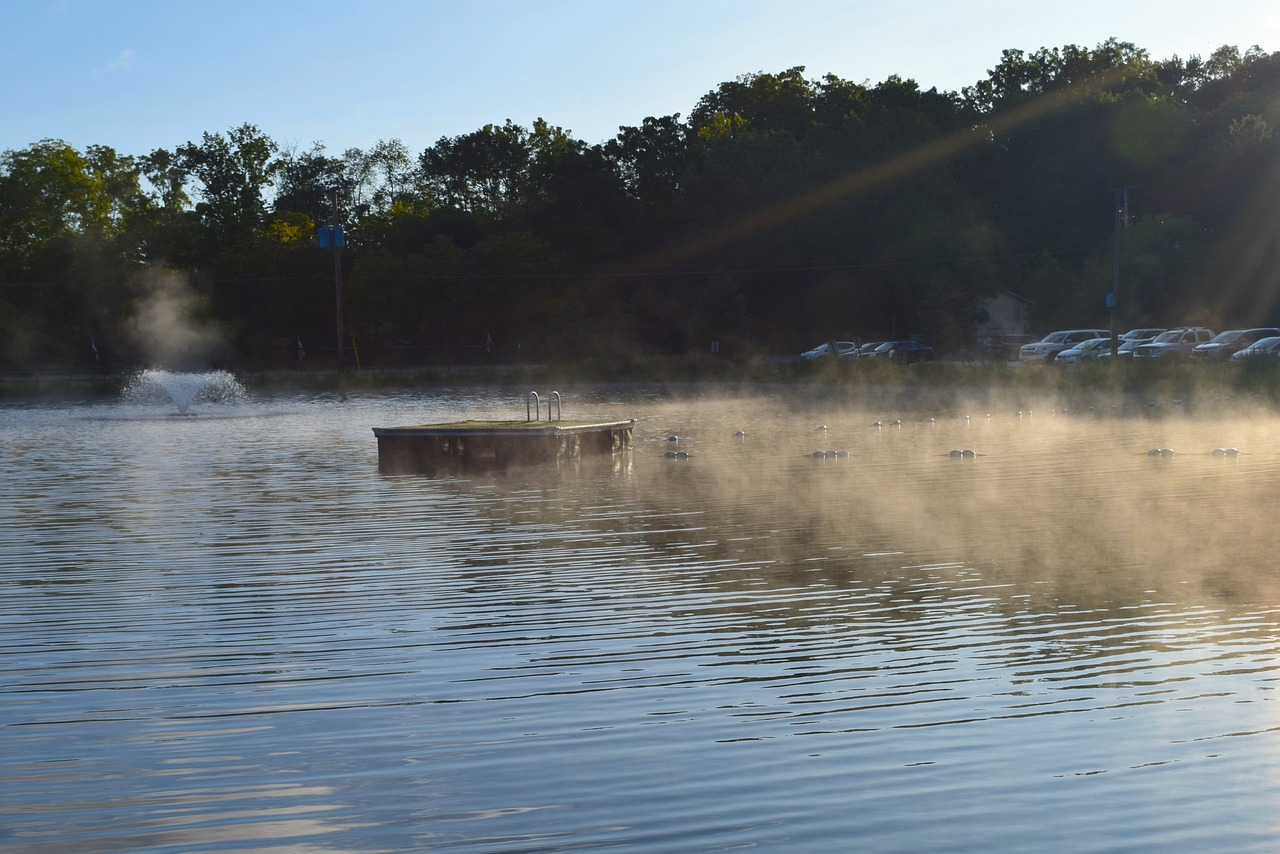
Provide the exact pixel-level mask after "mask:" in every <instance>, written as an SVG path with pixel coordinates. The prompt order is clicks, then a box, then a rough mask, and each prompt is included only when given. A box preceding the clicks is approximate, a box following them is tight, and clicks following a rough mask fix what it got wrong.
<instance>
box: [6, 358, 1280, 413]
mask: <svg viewBox="0 0 1280 854" xmlns="http://www.w3.org/2000/svg"><path fill="white" fill-rule="evenodd" d="M237 376H238V378H239V379H240V381H241V382H242V383H243V384H244V385H245V386H246V387H247V388H249V389H250V390H252V391H255V392H258V393H262V394H275V393H297V392H302V393H307V392H310V393H316V394H323V393H345V392H359V391H362V390H364V391H376V390H381V389H418V388H432V387H443V386H452V387H457V386H503V387H508V386H509V387H516V388H524V387H528V388H537V389H549V388H566V387H571V386H573V385H575V384H644V385H645V386H648V387H657V388H660V389H661V388H667V389H669V390H670V391H671V393H672V394H680V393H688V392H690V391H691V390H701V391H705V390H706V389H708V388H715V389H718V390H720V391H722V392H724V393H734V392H735V391H748V390H752V389H754V390H757V391H758V390H760V389H763V388H778V389H785V390H787V391H790V392H792V393H794V394H796V395H798V396H808V397H813V398H815V399H828V400H830V399H836V400H842V401H847V402H855V403H862V404H864V405H869V406H870V405H880V406H893V407H898V408H911V407H913V406H916V405H919V406H928V407H930V408H941V409H948V408H952V409H955V408H961V407H966V408H967V407H981V406H984V405H999V406H1003V407H1014V408H1025V407H1032V406H1039V407H1045V406H1051V407H1055V408H1066V409H1078V410H1094V411H1097V412H1099V413H1103V412H1110V411H1121V412H1133V411H1135V410H1144V411H1148V412H1150V411H1162V410H1168V409H1171V408H1183V409H1188V410H1203V409H1206V408H1213V407H1216V408H1221V407H1228V406H1237V405H1238V406H1244V405H1247V406H1251V407H1257V406H1264V407H1270V408H1280V363H1276V362H1257V363H1252V362H1251V363H1244V364H1241V363H1225V364H1210V365H1202V364H1187V363H1179V364H1161V363H1153V364H1142V363H1139V364H1133V363H1121V364H1116V365H1112V364H1103V363H1097V364H1084V365H1079V366H1070V367H1066V366H1061V367H1060V366H1055V365H1018V364H1007V363H992V362H973V363H962V362H929V363H923V364H918V365H911V366H909V367H902V366H899V365H892V364H884V363H878V362H858V361H849V360H835V359H818V360H814V361H807V362H801V361H781V360H771V359H751V360H738V361H733V360H728V359H718V358H715V357H712V356H707V355H697V356H687V357H643V356H628V357H627V358H625V359H612V360H593V361H582V362H576V363H572V364H559V365H556V364H549V365H536V366H494V367H482V368H471V369H458V368H450V369H447V370H441V369H423V370H395V371H389V370H354V369H349V370H346V371H343V372H337V371H324V370H310V371H261V372H241V373H238V374H237ZM129 378H130V375H115V376H102V375H94V376H74V375H58V376H44V377H17V378H13V377H11V378H6V379H4V380H3V381H0V398H3V399H6V400H10V401H20V400H60V401H65V400H77V399H99V398H110V397H113V396H118V395H119V394H120V392H121V389H122V388H123V387H124V385H125V383H127V382H128V380H129Z"/></svg>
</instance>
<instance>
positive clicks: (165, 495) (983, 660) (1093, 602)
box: [0, 390, 1280, 852]
mask: <svg viewBox="0 0 1280 854" xmlns="http://www.w3.org/2000/svg"><path fill="white" fill-rule="evenodd" d="M507 398H512V399H522V398H519V396H518V395H503V394H501V393H496V392H487V391H486V392H473V391H469V390H462V391H460V392H456V393H448V394H423V395H400V396H385V397H368V398H364V399H352V400H350V401H347V402H345V403H339V402H337V401H332V400H280V401H267V402H261V401H260V402H257V403H250V404H248V405H246V406H245V407H244V408H242V409H239V410H237V411H236V412H234V413H228V412H226V411H211V410H208V409H206V410H204V411H197V412H196V414H195V417H189V418H182V419H166V418H159V417H154V416H153V415H150V414H147V413H143V412H134V411H132V410H127V409H122V408H121V407H116V406H106V405H94V406H84V407H60V408H23V409H19V408H14V409H10V410H8V411H6V412H5V417H4V420H3V422H2V426H0V448H2V449H3V454H4V460H5V472H4V475H5V476H4V478H3V480H2V481H0V507H3V508H4V511H3V512H4V524H3V527H2V528H0V594H2V595H3V599H0V601H2V602H3V605H0V608H3V612H4V613H3V617H4V619H3V621H0V650H3V652H0V669H2V670H3V679H2V680H0V686H2V687H0V738H3V745H2V746H3V750H2V752H0V783H2V784H3V786H4V790H5V792H6V797H5V798H4V799H3V801H0V817H2V818H0V851H3V852H8V851H59V852H66V851H73V852H99V851H137V850H171V851H179V850H193V849H196V848H197V847H203V848H204V849H208V850H241V849H248V848H253V849H258V850H264V849H265V850H281V851H285V850H287V851H291V852H304V851H326V852H333V851H417V850H424V849H460V850H475V851H549V850H571V849H578V850H580V849H594V848H602V847H607V846H621V847H627V848H644V849H654V850H679V851H710V850H723V849H726V848H736V847H746V846H755V847H760V848H766V849H776V850H831V849H832V848H834V847H837V846H841V844H842V843H846V842H852V843H854V844H855V845H856V846H858V847H862V848H866V849H870V850H878V851H920V850H1009V851H1013V850H1028V849H1031V848H1036V849H1047V850H1082V851H1083V850H1116V849H1126V848H1128V849H1143V850H1149V849H1152V848H1156V847H1171V848H1178V849H1195V848H1199V849H1213V850H1250V849H1252V850H1267V849H1269V848H1270V847H1271V845H1272V839H1273V838H1274V834H1275V831H1276V829H1277V828H1276V827H1275V824H1276V820H1275V819H1274V818H1273V815H1274V812H1273V810H1272V809H1270V807H1271V806H1272V802H1273V800H1274V798H1273V792H1274V791H1275V781H1274V780H1273V779H1272V777H1273V775H1274V772H1273V771H1272V769H1273V768H1274V767H1276V765H1277V763H1276V759H1277V758H1278V757H1277V753H1278V752H1280V751H1278V750H1277V748H1278V747H1280V742H1278V738H1280V734H1278V733H1277V727H1278V726H1280V720H1278V719H1277V716H1276V707H1275V705H1274V703H1275V696H1274V691H1275V688H1276V684H1277V683H1276V678H1275V674H1274V666H1275V661H1276V652H1277V638H1278V637H1280V610H1278V607H1277V606H1278V605H1280V589H1277V586H1276V580H1275V572H1274V560H1272V559H1271V556H1272V555H1273V554H1274V553H1275V550H1276V535H1275V533H1274V529H1273V526H1272V524H1271V509H1272V501H1271V498H1272V496H1273V495H1274V493H1275V489H1276V486H1277V483H1278V482H1280V477H1278V475H1277V472H1278V471H1280V445H1278V444H1277V442H1276V439H1277V437H1278V436H1280V418H1276V417H1275V416H1273V415H1263V416H1256V417H1254V416H1246V415H1245V414H1243V413H1241V412H1235V413H1232V414H1230V415H1227V414H1216V415H1207V414H1200V415H1197V416H1194V417H1192V416H1186V417H1182V416H1173V417H1162V418H1142V417H1138V418H1094V417H1090V416H1081V415H1073V414H1059V413H1054V412H1051V411H1049V409H1048V408H1047V407H1046V408H1042V409H1037V410H1035V411H1034V412H1032V411H1029V410H1027V411H1023V412H1021V413H1019V412H1018V411H1016V410H1008V411H1006V410H1001V409H998V408H992V409H991V410H983V411H974V412H971V413H964V412H938V413H929V414H921V412H920V411H918V408H917V409H916V410H913V411H908V412H896V411H885V410H877V411H871V410H870V409H862V410H856V411H855V410H838V409H836V408H834V407H827V406H824V405H822V404H820V403H812V402H811V403H808V404H805V405H799V404H797V403H796V402H795V401H794V400H791V399H789V398H788V396H787V395H786V394H783V393H778V394H774V395H769V396H762V397H756V398H753V399H750V400H743V401H721V400H713V399H699V400H691V401H667V400H663V399H661V398H660V397H657V396H654V395H644V394H639V393H635V392H629V393H627V394H625V395H624V394H615V395H611V394H608V393H601V392H596V393H593V394H588V393H587V392H579V393H577V394H576V395H566V404H565V409H566V415H569V412H570V411H572V414H573V416H574V417H578V416H583V417H597V416H598V417H601V418H606V419H616V418H631V417H634V418H636V419H637V426H636V434H635V439H636V444H635V448H634V450H633V451H632V452H631V453H629V454H627V455H626V456H620V457H617V458H614V459H609V460H583V461H581V462H579V463H575V464H565V465H562V466H559V467H543V468H533V469H523V470H518V471H515V472H511V473H506V474H501V475H498V474H490V475H485V474H483V473H471V474H468V475H466V476H450V477H439V478H433V477H425V476H420V475H404V476H390V475H380V474H379V473H378V471H377V450H376V444H375V442H374V439H373V436H372V432H371V428H372V427H375V426H388V425H391V424H403V423H415V422H425V421H432V420H451V419H454V418H457V417H458V416H459V414H460V413H459V409H464V410H465V413H463V414H465V415H467V416H474V417H513V415H512V413H513V412H514V409H513V408H512V405H511V404H510V401H509V400H508V399H507ZM516 408H518V407H516ZM988 411H990V416H988V414H987V412H988ZM966 414H967V415H968V417H967V418H966V417H965V415H966ZM517 415H518V413H517ZM877 422H878V425H877ZM895 422H897V423H895ZM819 425H822V426H823V427H825V429H824V430H819V429H817V428H818V426H819ZM739 431H741V433H742V434H743V435H740V436H739V435H735V434H736V433H738V432H739ZM672 435H675V436H678V437H679V439H678V447H679V449H680V450H682V451H685V452H686V453H687V454H688V457H687V459H676V458H668V457H667V456H666V452H667V451H668V450H669V449H670V448H671V447H672V445H673V444H677V443H673V442H670V441H669V439H668V437H669V436H672ZM1228 447H1230V448H1237V449H1239V451H1240V453H1239V454H1238V455H1230V456H1227V455H1223V454H1218V455H1215V454H1213V453H1212V452H1213V450H1214V449H1215V448H1228ZM1152 448H1170V449H1173V450H1174V451H1176V454H1173V455H1160V456H1152V455H1149V454H1148V451H1149V450H1150V449H1152ZM815 450H822V451H827V450H833V451H842V452H847V453H842V454H823V455H822V456H821V457H817V458H815V456H814V454H813V452H814V451H815ZM955 450H972V451H973V452H974V453H973V454H972V455H952V454H951V453H950V452H951V451H955ZM842 847H843V846H842Z"/></svg>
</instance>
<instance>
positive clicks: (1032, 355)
mask: <svg viewBox="0 0 1280 854" xmlns="http://www.w3.org/2000/svg"><path fill="white" fill-rule="evenodd" d="M1093 338H1108V339H1109V338H1110V333H1108V332H1107V331H1106V330H1105V329H1063V330H1061V331H1059V332H1050V333H1049V334H1048V335H1046V336H1044V338H1042V339H1040V340H1039V341H1036V342H1035V343H1033V344H1023V345H1022V349H1021V350H1019V351H1018V360H1019V361H1021V362H1052V361H1053V360H1054V359H1056V358H1058V354H1059V353H1061V352H1062V351H1063V350H1069V349H1071V348H1072V347H1074V346H1075V345H1077V344H1079V343H1080V342H1081V341H1089V340H1091V339H1093Z"/></svg>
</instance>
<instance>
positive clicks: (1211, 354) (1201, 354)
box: [1191, 328, 1280, 362]
mask: <svg viewBox="0 0 1280 854" xmlns="http://www.w3.org/2000/svg"><path fill="white" fill-rule="evenodd" d="M1277 335H1280V329H1271V328H1263V329H1228V330H1227V331H1226V332H1219V333H1218V334H1217V335H1215V336H1214V337H1213V340H1212V341H1209V342H1207V343H1205V344H1197V345H1196V346H1195V347H1194V348H1193V349H1192V351H1191V358H1193V359H1195V360H1196V361H1197V362H1217V361H1221V360H1223V359H1229V358H1231V356H1232V355H1233V354H1234V353H1236V352H1237V351H1239V350H1243V349H1244V348H1245V347H1251V346H1253V345H1254V344H1256V343H1257V342H1259V341H1261V340H1262V339H1263V338H1274V337H1276V336H1277Z"/></svg>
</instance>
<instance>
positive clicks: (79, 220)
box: [0, 39, 1280, 369]
mask: <svg viewBox="0 0 1280 854" xmlns="http://www.w3.org/2000/svg"><path fill="white" fill-rule="evenodd" d="M1277 122H1280V53H1274V54H1268V53H1266V52H1264V51H1262V50H1261V49H1259V48H1257V47H1254V48H1250V49H1249V50H1246V51H1244V52H1241V51H1240V50H1239V49H1238V48H1235V47H1226V46H1224V47H1222V48H1220V49H1218V50H1217V51H1215V52H1214V53H1213V54H1212V55H1211V56H1209V57H1208V58H1207V59H1205V58H1201V57H1198V56H1193V57H1191V58H1189V59H1182V58H1179V57H1176V56H1175V57H1173V58H1170V59H1165V60H1153V59H1151V58H1150V56H1149V55H1148V53H1147V52H1146V51H1145V50H1143V49H1141V48H1139V47H1137V46H1135V45H1133V44H1130V43H1127V42H1121V41H1117V40H1114V39H1112V40H1108V41H1106V42H1104V43H1102V44H1100V45H1098V46H1097V47H1095V48H1091V49H1090V48H1084V47H1079V46H1074V45H1069V46H1066V47H1061V48H1042V49H1040V50H1037V51H1034V52H1024V51H1020V50H1007V51H1004V52H1003V53H1002V55H1001V57H1000V60H999V62H998V63H997V64H996V65H995V66H994V67H993V68H992V69H991V70H990V71H989V72H988V73H987V76H986V77H985V78H984V79H982V80H979V81H977V82H976V83H975V84H974V85H973V86H970V87H965V88H963V89H962V90H961V91H959V92H947V91H938V90H937V89H936V88H934V89H928V90H924V89H922V88H921V87H920V86H919V85H918V84H917V83H916V82H914V81H913V80H910V79H903V78H901V77H898V76H891V77H889V78H888V79H886V80H884V81H882V82H880V83H876V84H870V83H868V82H864V83H854V82H851V81H848V80H843V79H840V78H838V77H836V76H834V75H830V74H828V75H826V76H823V77H821V78H818V79H811V78H809V77H806V75H805V69H804V68H803V67H796V68H790V69H786V70H784V71H781V72H776V73H764V72H760V73H752V74H746V75H743V76H741V77H739V78H737V79H735V80H732V81H729V82H725V83H722V84H720V85H719V86H717V87H716V88H715V89H714V90H713V91H711V92H708V93H707V94H706V95H704V96H703V97H702V98H701V99H699V100H698V102H697V103H696V104H695V105H694V106H693V107H692V109H691V110H690V111H689V114H688V116H687V117H682V116H681V115H680V114H674V115H669V116H662V117H646V118H644V119H643V120H642V121H641V122H640V123H639V124H637V125H635V126H628V127H622V128H619V131H618V134H617V135H616V136H615V137H613V138H612V139H610V140H607V141H605V142H602V143H598V144H588V143H586V142H584V141H582V140H579V139H576V138H574V136H573V135H572V133H571V132H570V131H567V130H565V129H563V128H560V127H557V126H555V125H552V124H550V123H549V122H547V121H545V120H544V119H542V118H538V119H536V120H535V121H533V122H532V124H531V125H530V126H529V127H525V126H522V125H519V124H516V123H514V122H512V121H511V120H510V119H508V120H506V121H504V122H503V123H501V124H490V125H485V126H484V127H482V128H480V129H478V130H475V131H473V132H471V133H467V134H462V135H459V136H454V137H444V138H441V139H440V140H438V141H437V142H436V143H435V144H433V145H431V146H430V147H428V148H426V149H425V150H423V151H421V152H419V153H416V154H415V153H414V152H412V151H410V150H409V149H408V147H407V146H405V145H404V143H403V142H401V141H399V140H395V139H392V140H379V141H377V142H376V143H374V144H373V145H372V146H371V147H369V148H366V149H359V148H352V149H349V150H347V151H343V152H341V153H334V152H330V151H328V150H327V149H326V148H325V147H324V145H322V144H321V143H315V144H313V145H312V146H311V147H309V148H303V147H286V146H281V145H280V144H279V143H278V142H276V141H275V140H272V139H270V138H269V137H268V136H266V135H265V134H264V133H262V132H261V131H260V130H259V129H258V128H257V127H255V126H253V125H250V124H244V125H241V126H240V127H235V128H231V129H229V130H227V131H225V132H206V133H204V134H203V135H202V136H201V138H200V139H199V140H198V141H190V142H187V143H184V144H182V145H179V146H176V147H174V148H172V149H165V148H157V149H155V150H153V151H151V152H149V153H145V154H124V153H121V152H117V151H115V150H113V149H111V148H109V147H107V146H100V145H91V146H89V147H88V148H87V149H85V150H83V151H80V150H77V149H75V148H74V147H72V146H70V145H68V144H67V143H65V142H62V141H60V140H53V139H45V140H41V141H39V142H35V143H33V144H31V145H29V146H28V147H26V148H23V149H20V150H10V151H5V152H3V154H0V335H2V336H3V341H4V343H3V345H0V368H9V369H14V368H22V367H25V366H41V365H48V364H51V363H63V362H67V361H69V360H75V359H83V358H84V357H85V355H86V354H87V353H88V352H89V349H90V347H92V348H93V350H94V351H95V352H97V351H113V352H116V353H128V352H136V349H137V348H138V347H139V346H140V344H139V339H140V335H139V333H138V330H137V326H138V321H137V318H138V316H139V313H140V311H141V310H142V307H143V306H144V304H145V303H146V302H147V300H149V299H151V298H152V297H153V291H154V288H155V280H156V274H157V272H159V271H163V273H164V274H165V276H167V277H168V280H172V279H174V278H175V277H176V278H177V279H179V280H180V281H181V282H182V283H183V287H184V288H186V289H187V291H188V293H189V295H190V297H191V298H190V299H188V300H187V301H186V302H185V303H184V307H183V309H182V311H183V312H184V314H185V317H184V322H192V323H200V324H204V325H205V326H206V327H207V328H211V329H216V330H217V331H218V339H219V340H220V342H221V344H220V347H219V348H217V352H214V353H205V354H201V356H202V357H204V358H209V359H214V360H220V361H222V362H226V363H237V364H243V365H254V364H267V363H269V362H270V361H271V360H272V359H276V358H279V357H281V356H290V357H292V356H293V354H295V352H296V353H297V354H299V355H300V354H301V352H302V351H303V349H304V347H305V348H309V349H310V350H311V352H313V353H321V352H323V351H325V350H326V349H332V348H334V346H335V344H336V336H337V333H336V330H335V314H336V304H335V272H338V273H339V274H340V277H341V279H342V282H343V292H342V314H343V329H344V335H345V336H347V337H349V338H350V342H351V343H354V344H357V345H358V346H359V347H361V348H366V350H372V349H375V348H377V349H381V350H382V351H384V352H394V351H397V350H398V351H402V352H406V353H413V354H416V356H415V358H429V357H431V354H433V353H435V354H445V353H450V352H454V353H456V352H458V351H459V350H466V349H467V348H481V347H482V345H483V348H484V351H485V352H486V353H488V352H489V350H492V351H494V352H493V354H492V357H493V358H514V357H515V356H517V355H519V356H520V357H523V358H529V359H547V360H573V359H593V358H611V357H620V356H625V354H629V353H630V354H634V353H645V354H680V353H685V352H690V351H705V350H706V349H707V348H708V345H709V344H710V342H712V341H716V342H719V345H720V347H719V349H720V352H721V353H723V354H725V355H727V356H730V357H731V356H736V355H747V354H752V353H764V352H794V351H796V350H797V349H799V348H800V347H801V346H810V345H812V344H813V343H814V342H816V341H821V340H826V339H830V338H841V339H844V338H863V339H882V338H886V337H906V336H908V335H918V336H920V337H922V338H924V339H925V340H927V341H929V342H930V343H932V344H934V345H935V346H937V347H938V348H940V349H947V348H960V347H964V346H966V345H968V344H970V343H971V341H972V338H973V334H974V326H975V323H976V322H977V321H978V320H980V318H981V313H982V305H983V303H984V301H985V300H987V299H989V298H990V297H992V296H993V295H996V294H998V293H1000V292H1002V291H1009V292H1013V293H1016V294H1018V295H1020V296H1022V297H1024V298H1026V299H1028V300H1030V302H1031V305H1032V312H1033V325H1034V327H1035V328H1037V329H1039V330H1047V329H1049V328H1051V327H1059V326H1085V325H1087V326H1094V325H1104V324H1105V321H1106V319H1107V312H1108V309H1107V307H1106V301H1107V293H1108V292H1110V291H1111V290H1112V288H1113V280H1114V279H1115V278H1116V270H1115V269H1114V265H1115V264H1116V262H1117V258H1118V263H1119V271H1118V278H1119V281H1120V283H1121V287H1120V290H1119V293H1118V300H1117V305H1116V311H1117V312H1118V315H1119V319H1120V322H1121V323H1122V325H1125V326H1139V325H1143V326H1145V325H1172V324H1177V323H1182V322H1188V323H1190V322H1198V323H1203V324H1204V325H1211V326H1215V327H1221V326H1233V325H1263V324H1265V325H1277V324H1280V305H1278V304H1277V301H1278V300H1280V240H1278V238H1280V223H1278V222H1277V215H1276V214H1275V210H1276V209H1277V208H1276V205H1275V204H1274V202H1273V200H1274V199H1275V198H1277V190H1280V171H1278V170H1280V157H1277V155H1278V154H1280V140H1277V138H1276V136H1275V134H1274V132H1273V129H1274V127H1275V126H1276V124H1277ZM1120 190H1124V191H1125V192H1127V196H1128V199H1129V205H1128V208H1127V211H1126V214H1127V216H1125V217H1120V216H1118V215H1117V198H1118V197H1119V196H1118V191H1120ZM332 224H337V225H339V226H340V227H341V231H342V235H343V239H344V242H345V245H344V246H343V248H342V249H341V250H340V251H339V252H338V253H337V265H338V266H337V270H335V254H334V252H332V251H326V250H324V249H321V248H319V246H318V244H317V232H318V230H319V229H320V228H321V227H322V226H326V225H332ZM1117 247H1119V252H1118V253H1117Z"/></svg>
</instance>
